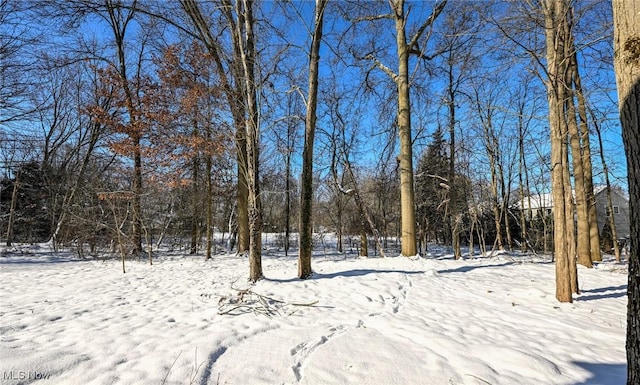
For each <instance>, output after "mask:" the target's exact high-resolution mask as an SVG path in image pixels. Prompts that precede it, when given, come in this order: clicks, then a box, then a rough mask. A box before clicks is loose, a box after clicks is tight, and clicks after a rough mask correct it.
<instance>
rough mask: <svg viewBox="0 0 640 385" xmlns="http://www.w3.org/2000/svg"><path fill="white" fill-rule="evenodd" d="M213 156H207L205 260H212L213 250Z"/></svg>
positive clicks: (208, 138)
mask: <svg viewBox="0 0 640 385" xmlns="http://www.w3.org/2000/svg"><path fill="white" fill-rule="evenodd" d="M209 130H210V129H207V140H210V139H211V135H210V131H209ZM212 166H213V165H212V161H211V154H207V164H206V167H207V251H206V255H205V257H204V259H211V249H212V248H213V181H212V180H211V177H212V175H211V169H212Z"/></svg>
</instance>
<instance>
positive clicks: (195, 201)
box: [189, 156, 200, 254]
mask: <svg viewBox="0 0 640 385" xmlns="http://www.w3.org/2000/svg"><path fill="white" fill-rule="evenodd" d="M191 167H192V169H191V173H192V175H191V183H192V185H191V247H190V248H189V254H195V253H197V252H198V238H199V229H198V217H199V216H200V207H199V206H200V204H199V202H200V197H199V196H198V195H199V191H198V170H199V169H200V162H198V157H197V156H195V157H194V158H193V160H192V164H191Z"/></svg>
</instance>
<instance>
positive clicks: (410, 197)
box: [390, 0, 418, 257]
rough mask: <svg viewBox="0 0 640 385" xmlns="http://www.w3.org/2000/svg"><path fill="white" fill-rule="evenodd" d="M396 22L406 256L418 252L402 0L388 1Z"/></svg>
mask: <svg viewBox="0 0 640 385" xmlns="http://www.w3.org/2000/svg"><path fill="white" fill-rule="evenodd" d="M390 3H391V6H392V8H393V16H394V20H395V24H396V44H397V49H398V74H397V75H396V76H395V83H396V86H397V87H398V116H397V120H398V132H399V134H400V155H399V157H398V158H399V161H400V215H401V233H402V236H401V238H402V243H401V247H402V250H401V253H402V255H404V256H405V257H411V256H414V255H416V254H417V252H418V251H417V243H416V221H415V203H414V190H413V141H412V138H411V99H410V94H409V47H408V46H407V39H406V35H405V33H406V32H405V26H406V17H405V13H404V0H393V1H390Z"/></svg>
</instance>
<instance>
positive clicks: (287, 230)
mask: <svg viewBox="0 0 640 385" xmlns="http://www.w3.org/2000/svg"><path fill="white" fill-rule="evenodd" d="M287 135H289V133H287ZM285 166H286V168H287V172H286V175H285V178H287V179H286V180H285V190H286V194H287V195H286V202H285V208H284V255H285V256H287V255H289V238H290V237H291V150H290V149H289V143H287V157H286V165H285Z"/></svg>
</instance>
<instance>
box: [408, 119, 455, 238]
mask: <svg viewBox="0 0 640 385" xmlns="http://www.w3.org/2000/svg"><path fill="white" fill-rule="evenodd" d="M431 138H432V139H431V143H430V144H429V145H428V146H427V149H426V150H425V152H424V153H423V155H422V157H421V158H420V160H419V161H418V167H417V170H416V171H417V174H416V177H415V179H416V192H415V196H416V217H417V222H418V229H419V230H418V232H419V235H420V236H419V240H418V242H419V245H420V247H419V248H420V249H422V248H423V246H424V247H425V249H426V242H427V241H428V240H430V239H434V240H436V241H445V239H444V238H445V236H448V234H447V232H446V231H444V229H445V223H446V221H445V214H446V212H445V211H446V210H445V208H446V198H447V187H448V181H447V175H448V173H449V158H448V156H447V142H446V141H445V140H444V138H443V134H442V130H441V128H440V127H438V129H437V130H436V131H435V132H434V133H433V134H432V136H431Z"/></svg>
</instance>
